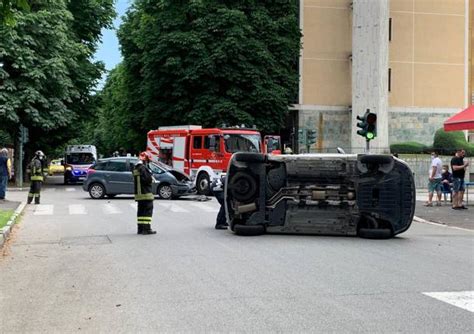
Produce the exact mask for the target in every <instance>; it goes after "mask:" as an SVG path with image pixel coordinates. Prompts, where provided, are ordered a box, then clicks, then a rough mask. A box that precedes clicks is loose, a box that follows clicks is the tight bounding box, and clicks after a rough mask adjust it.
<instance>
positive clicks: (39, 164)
mask: <svg viewBox="0 0 474 334" xmlns="http://www.w3.org/2000/svg"><path fill="white" fill-rule="evenodd" d="M43 160H44V153H43V152H42V151H36V152H35V156H34V158H33V160H31V163H30V181H31V185H30V192H29V193H28V202H27V203H28V204H31V202H33V198H34V200H35V204H40V196H41V186H42V184H43V180H44V173H45V171H44V166H45V164H44V162H43Z"/></svg>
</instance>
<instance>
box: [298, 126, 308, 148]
mask: <svg viewBox="0 0 474 334" xmlns="http://www.w3.org/2000/svg"><path fill="white" fill-rule="evenodd" d="M298 144H300V145H306V129H299V130H298Z"/></svg>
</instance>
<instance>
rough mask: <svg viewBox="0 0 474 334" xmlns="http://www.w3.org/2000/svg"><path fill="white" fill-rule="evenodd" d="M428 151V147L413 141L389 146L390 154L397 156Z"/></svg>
mask: <svg viewBox="0 0 474 334" xmlns="http://www.w3.org/2000/svg"><path fill="white" fill-rule="evenodd" d="M429 150H430V147H429V146H426V145H424V144H421V143H418V142H415V141H409V142H404V143H395V144H392V145H390V152H392V153H397V154H421V153H427V152H428V151H429Z"/></svg>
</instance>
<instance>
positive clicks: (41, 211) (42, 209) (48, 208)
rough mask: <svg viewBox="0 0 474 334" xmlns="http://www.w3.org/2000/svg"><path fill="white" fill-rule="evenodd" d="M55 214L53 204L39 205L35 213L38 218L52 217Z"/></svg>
mask: <svg viewBox="0 0 474 334" xmlns="http://www.w3.org/2000/svg"><path fill="white" fill-rule="evenodd" d="M53 212H54V205H53V204H38V205H35V211H34V212H33V214H34V215H36V216H46V215H52V214H53Z"/></svg>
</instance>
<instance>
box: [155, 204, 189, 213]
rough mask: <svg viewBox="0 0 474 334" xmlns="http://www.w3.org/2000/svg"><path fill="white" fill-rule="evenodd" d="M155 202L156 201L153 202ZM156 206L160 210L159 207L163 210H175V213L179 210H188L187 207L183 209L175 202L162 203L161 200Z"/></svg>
mask: <svg viewBox="0 0 474 334" xmlns="http://www.w3.org/2000/svg"><path fill="white" fill-rule="evenodd" d="M155 203H156V202H155ZM156 204H157V205H156V207H158V210H160V208H163V209H165V210H169V211H171V212H176V213H179V212H189V210H188V209H185V208H183V207H181V206H179V205H177V204H174V203H163V202H158V203H156Z"/></svg>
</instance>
